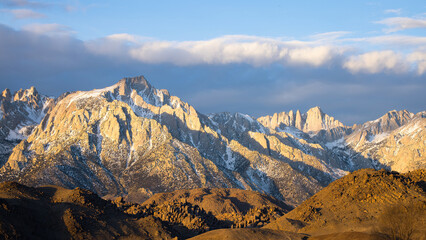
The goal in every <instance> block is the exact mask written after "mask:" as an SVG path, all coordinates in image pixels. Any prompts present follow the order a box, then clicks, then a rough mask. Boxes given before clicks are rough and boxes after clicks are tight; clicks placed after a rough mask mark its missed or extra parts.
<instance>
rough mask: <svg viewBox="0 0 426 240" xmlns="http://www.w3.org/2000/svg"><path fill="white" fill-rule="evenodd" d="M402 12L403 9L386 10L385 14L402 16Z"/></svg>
mask: <svg viewBox="0 0 426 240" xmlns="http://www.w3.org/2000/svg"><path fill="white" fill-rule="evenodd" d="M401 11H402V9H401V8H398V9H386V10H385V13H392V14H397V15H399V14H401Z"/></svg>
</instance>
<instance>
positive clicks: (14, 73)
mask: <svg viewBox="0 0 426 240" xmlns="http://www.w3.org/2000/svg"><path fill="white" fill-rule="evenodd" d="M348 35H350V34H349V33H347V32H333V33H324V34H317V35H315V36H311V37H309V38H308V39H305V40H304V41H301V40H282V39H275V38H266V37H257V36H241V35H235V36H223V37H218V38H214V39H209V40H204V41H181V42H178V41H161V40H156V39H152V38H147V37H143V36H136V35H131V34H126V33H123V34H114V35H110V36H107V37H104V38H101V39H96V40H91V41H82V40H79V39H77V38H76V37H75V35H74V34H73V31H72V29H69V28H68V27H66V26H63V25H60V24H33V25H27V26H25V27H23V28H22V30H14V29H12V28H10V27H8V26H5V25H0V36H2V37H1V38H0V52H1V53H2V54H0V89H4V88H6V87H7V88H11V89H12V90H17V89H19V88H28V87H29V86H31V85H34V86H36V87H37V88H38V90H39V92H41V93H45V94H48V95H56V96H58V95H59V94H61V93H63V92H65V91H74V90H90V89H93V88H101V87H106V86H109V85H112V84H114V83H115V82H116V81H117V80H118V79H120V78H122V77H130V76H136V75H145V76H146V77H147V78H148V80H149V81H150V82H152V84H153V85H154V86H156V87H158V88H166V89H169V90H170V91H171V93H172V94H174V95H177V96H179V97H181V98H182V99H183V100H184V101H187V102H189V103H191V104H193V105H194V106H195V107H196V109H197V110H199V111H201V112H203V113H209V112H220V111H231V112H233V111H239V112H244V113H247V114H251V115H253V116H260V115H265V114H271V113H274V112H280V111H288V110H290V109H300V110H301V111H306V110H307V109H308V108H310V107H313V106H317V105H318V106H321V107H322V108H323V110H324V111H325V112H327V113H329V114H330V115H333V116H335V117H336V118H337V119H340V120H342V121H343V122H345V123H347V124H352V123H359V122H362V121H367V120H371V119H374V118H376V117H379V116H380V115H381V114H384V113H385V111H387V110H391V109H401V108H408V110H410V111H413V112H415V111H420V110H424V102H426V96H425V94H424V92H425V91H426V86H425V82H424V76H425V74H426V49H422V48H421V45H418V44H417V43H419V42H420V43H422V42H423V41H424V39H423V38H422V37H416V38H413V37H410V36H402V35H400V36H394V37H392V38H390V37H388V36H377V37H375V38H363V39H350V38H346V36H348ZM380 38H386V39H388V42H387V43H386V45H385V46H386V47H387V46H389V49H391V48H393V47H392V46H393V44H398V46H400V42H401V41H402V42H406V45H405V46H404V48H403V49H402V50H403V51H397V49H394V50H388V49H385V50H380V51H362V49H361V48H358V47H357V45H356V44H357V43H359V42H362V43H365V42H368V43H369V44H372V45H373V46H374V45H375V44H378V43H379V42H380V40H379V39H380ZM372 103H374V104H372ZM348 106H350V107H348ZM407 106H408V107H407Z"/></svg>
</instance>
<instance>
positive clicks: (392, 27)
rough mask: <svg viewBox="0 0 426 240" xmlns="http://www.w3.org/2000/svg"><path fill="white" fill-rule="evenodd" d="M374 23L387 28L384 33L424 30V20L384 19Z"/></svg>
mask: <svg viewBox="0 0 426 240" xmlns="http://www.w3.org/2000/svg"><path fill="white" fill-rule="evenodd" d="M376 23H379V24H384V25H387V26H388V27H389V28H388V29H385V32H388V33H391V32H397V31H401V30H405V29H411V28H426V19H424V18H421V19H416V18H408V17H394V18H386V19H383V20H381V21H378V22H376Z"/></svg>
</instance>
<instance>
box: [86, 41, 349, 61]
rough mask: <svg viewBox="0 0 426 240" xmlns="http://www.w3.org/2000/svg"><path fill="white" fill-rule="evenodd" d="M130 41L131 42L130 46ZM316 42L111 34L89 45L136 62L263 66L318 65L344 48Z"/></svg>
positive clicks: (93, 49)
mask: <svg viewBox="0 0 426 240" xmlns="http://www.w3.org/2000/svg"><path fill="white" fill-rule="evenodd" d="M129 43H131V44H130V45H129ZM316 44H317V43H315V42H302V41H282V40H279V39H272V38H262V37H255V36H239V35H235V36H223V37H219V38H214V39H210V40H206V41H183V42H176V41H155V40H153V39H148V38H143V37H139V36H134V35H130V34H114V35H110V36H108V37H106V38H104V39H99V40H97V41H94V42H92V43H91V44H89V45H88V48H89V49H90V50H92V51H94V52H97V53H98V54H102V51H105V53H106V55H114V54H115V53H118V51H115V50H114V49H120V51H121V53H120V54H122V53H123V51H125V52H127V54H128V55H129V56H130V57H131V58H133V59H136V60H138V61H141V62H146V63H172V64H176V65H180V66H185V65H194V64H230V63H246V64H251V65H254V66H262V65H267V64H271V63H281V64H292V65H311V66H314V67H319V66H321V65H324V64H326V63H327V62H329V61H331V60H332V59H333V58H334V57H336V56H337V55H341V54H342V53H343V51H342V50H341V49H342V48H340V47H333V46H321V45H320V46H316Z"/></svg>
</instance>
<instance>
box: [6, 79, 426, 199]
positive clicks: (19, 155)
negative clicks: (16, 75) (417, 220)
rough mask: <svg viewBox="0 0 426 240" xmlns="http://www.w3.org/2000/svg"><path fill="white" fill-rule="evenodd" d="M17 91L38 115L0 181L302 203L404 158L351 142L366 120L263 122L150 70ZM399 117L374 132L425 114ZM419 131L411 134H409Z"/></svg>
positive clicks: (314, 112)
mask: <svg viewBox="0 0 426 240" xmlns="http://www.w3.org/2000/svg"><path fill="white" fill-rule="evenodd" d="M18 93H19V94H15V95H14V96H12V95H11V94H10V93H8V91H5V92H3V94H2V104H3V102H4V103H5V105H7V104H8V103H9V102H13V103H14V102H17V101H18V100H16V101H15V100H12V99H15V98H16V99H19V101H20V102H24V103H25V104H27V105H28V106H29V107H28V108H31V109H36V110H34V111H36V112H37V113H39V115H37V116H38V118H37V121H36V120H34V121H33V122H31V124H36V126H35V127H32V128H31V130H30V131H29V134H28V135H26V136H25V137H23V138H22V140H21V141H16V143H15V145H16V146H15V145H13V146H12V147H14V146H15V147H14V148H13V151H11V153H10V154H9V155H10V156H9V155H8V158H5V160H4V161H3V162H2V163H1V165H0V166H1V169H0V172H1V175H0V180H17V181H20V182H23V183H26V184H29V185H36V186H38V185H42V184H56V185H61V186H64V187H69V188H71V187H77V186H78V187H83V188H86V189H90V190H93V191H95V192H97V193H98V194H100V195H112V196H114V195H127V196H128V197H129V198H131V199H133V200H140V201H142V200H144V199H146V197H149V196H150V195H152V194H154V193H157V192H166V191H173V190H176V189H191V188H199V187H209V188H210V187H226V188H230V187H233V188H240V189H247V190H255V191H260V192H264V193H267V194H269V195H272V196H274V197H276V198H278V199H281V200H284V201H285V202H286V203H287V204H289V205H292V206H295V205H297V204H299V203H301V202H302V201H303V200H305V199H307V198H308V197H310V196H312V195H313V194H314V193H316V192H317V191H319V190H320V189H321V188H323V187H324V186H327V185H328V184H329V183H330V182H332V181H333V180H335V179H337V178H339V177H341V176H344V175H345V174H347V173H348V172H349V171H353V170H355V169H359V168H367V167H370V168H371V167H373V168H381V167H397V166H402V165H404V163H402V162H404V160H401V163H399V164H386V163H385V162H383V161H381V160H378V159H377V158H376V157H371V154H370V155H368V154H369V152H368V151H367V150H364V149H362V148H361V147H360V146H362V145H363V146H367V145H366V144H370V143H374V141H372V140H371V139H370V138H364V139H370V140H368V141H364V142H362V143H360V144H358V143H357V142H356V141H355V140H352V139H358V138H356V137H354V136H356V134H359V131H361V129H362V128H361V127H362V126H354V127H347V126H344V125H343V124H342V123H341V122H339V121H337V120H335V119H334V118H333V117H330V116H328V115H327V114H325V113H323V112H322V111H321V109H320V108H318V107H315V108H313V109H310V110H309V111H308V112H307V113H305V114H301V113H300V111H297V112H296V113H293V112H289V113H288V114H287V113H279V114H274V115H273V116H272V117H270V116H266V117H262V118H259V119H258V120H256V119H253V118H252V117H250V116H248V115H245V114H241V113H216V114H210V115H204V114H201V113H199V112H197V111H196V110H195V109H194V108H193V107H192V106H191V105H190V104H188V103H186V102H183V101H181V100H180V99H179V98H178V97H176V96H172V95H170V94H169V92H168V91H167V90H158V89H156V88H154V87H153V86H151V85H150V84H149V82H148V81H147V80H146V79H145V78H144V77H135V78H124V79H122V80H120V81H119V82H118V83H117V84H115V85H113V86H110V87H107V88H103V89H95V90H92V91H79V92H73V93H69V94H64V95H63V96H61V97H59V98H58V99H56V100H52V99H49V98H46V97H41V96H39V97H35V96H34V97H32V96H33V95H34V94H35V93H36V91H35V89H30V90H28V91H27V92H25V91H19V92H18ZM30 93H31V94H30ZM37 99H38V100H37ZM27 105H25V106H27ZM2 106H3V105H2ZM396 116H400V115H399V114H397V115H392V114H390V116H389V117H388V120H383V122H386V123H388V125H389V126H388V127H383V126H382V125H380V126H381V128H380V129H378V130H377V131H369V134H370V135H369V136H373V135H372V134H375V135H374V136H377V135H378V134H381V133H384V132H386V133H387V132H389V131H390V132H392V131H397V130H398V129H400V128H402V127H404V126H408V125H407V124H411V123H414V122H415V121H418V122H419V123H418V124H420V125H416V126H423V127H420V128H418V129H420V130H419V131H421V132H422V134H423V132H424V121H423V116H424V115H421V114H418V115H414V114H411V113H408V112H407V113H405V114H403V116H401V117H399V118H397V117H396ZM415 116H416V117H415ZM3 119H4V117H3ZM395 119H396V120H395ZM415 119H418V120H415ZM422 124H423V125H422ZM410 129H411V128H410ZM401 131H402V130H401ZM416 131H417V130H416ZM416 131H408V130H407V131H402V132H404V134H405V133H406V134H414V132H416ZM409 132H410V133H409ZM416 133H417V132H416ZM395 134H396V133H395ZM361 135H362V134H361ZM389 136H391V135H389ZM398 136H399V135H398ZM404 136H405V135H404ZM420 136H423V135H421V134H420V135H415V137H413V138H411V135H410V136H408V135H407V138H406V139H405V138H404V139H405V140H404V141H415V140H416V139H417V137H420ZM413 139H414V140H413ZM380 142H381V141H380ZM389 144H392V142H391V140H389ZM394 144H396V145H395V151H397V150H396V149H397V145H398V144H397V143H394ZM423 144H424V142H423ZM2 146H3V145H2ZM377 146H381V145H377ZM392 146H393V145H392ZM369 149H370V148H369ZM398 149H399V150H398V152H397V153H396V155H398V153H399V152H401V155H400V156H402V154H403V151H407V152H409V153H410V154H411V153H412V152H415V149H416V148H415V147H414V148H406V150H401V147H399V148H398ZM423 149H424V148H423ZM369 151H371V149H370V150H369ZM395 151H394V152H395ZM374 154H376V155H374V156H382V155H380V154H388V153H387V152H386V153H384V152H381V151H379V150H377V151H375V152H374ZM420 154H423V153H420ZM388 155H392V154H391V153H389V154H388ZM423 156H424V155H423ZM419 159H420V160H418V162H420V163H421V162H424V160H421V158H419ZM408 165H410V167H413V166H414V165H412V164H411V163H410V164H408ZM407 169H409V167H408V168H407Z"/></svg>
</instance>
